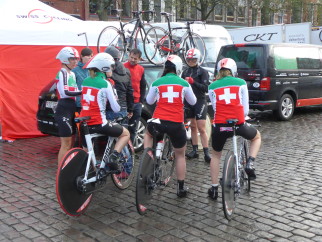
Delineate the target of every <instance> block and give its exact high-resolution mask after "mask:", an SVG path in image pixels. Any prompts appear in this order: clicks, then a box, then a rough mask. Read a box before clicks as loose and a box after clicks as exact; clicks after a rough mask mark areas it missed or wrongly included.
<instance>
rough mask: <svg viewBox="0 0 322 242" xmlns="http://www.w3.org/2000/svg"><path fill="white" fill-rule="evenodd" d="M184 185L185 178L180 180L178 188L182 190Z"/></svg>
mask: <svg viewBox="0 0 322 242" xmlns="http://www.w3.org/2000/svg"><path fill="white" fill-rule="evenodd" d="M183 186H184V180H178V190H182V189H183Z"/></svg>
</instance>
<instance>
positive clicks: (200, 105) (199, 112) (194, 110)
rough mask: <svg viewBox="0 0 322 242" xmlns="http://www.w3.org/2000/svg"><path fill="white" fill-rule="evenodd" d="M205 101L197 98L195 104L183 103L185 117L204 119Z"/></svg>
mask: <svg viewBox="0 0 322 242" xmlns="http://www.w3.org/2000/svg"><path fill="white" fill-rule="evenodd" d="M207 108H208V107H207V102H206V100H205V99H197V102H196V104H195V105H190V104H188V103H185V106H184V109H185V118H186V119H189V118H195V119H196V120H206V118H207Z"/></svg>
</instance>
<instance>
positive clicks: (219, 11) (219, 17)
mask: <svg viewBox="0 0 322 242" xmlns="http://www.w3.org/2000/svg"><path fill="white" fill-rule="evenodd" d="M223 20H224V18H223V6H222V5H221V4H217V5H216V7H215V21H223Z"/></svg>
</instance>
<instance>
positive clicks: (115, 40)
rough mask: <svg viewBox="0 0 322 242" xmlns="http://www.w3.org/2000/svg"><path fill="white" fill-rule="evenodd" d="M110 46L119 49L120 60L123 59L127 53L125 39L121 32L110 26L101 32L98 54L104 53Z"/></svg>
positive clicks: (98, 41)
mask: <svg viewBox="0 0 322 242" xmlns="http://www.w3.org/2000/svg"><path fill="white" fill-rule="evenodd" d="M108 46H114V47H115V48H117V49H118V50H119V51H120V60H122V59H123V56H124V52H125V51H126V50H125V45H124V37H123V35H122V34H121V33H120V30H119V29H117V28H115V27H113V26H108V27H106V28H104V29H103V30H102V31H101V33H100V35H99V36H98V40H97V52H98V53H100V52H104V51H105V49H106V47H108Z"/></svg>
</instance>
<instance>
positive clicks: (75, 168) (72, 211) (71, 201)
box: [56, 148, 96, 216]
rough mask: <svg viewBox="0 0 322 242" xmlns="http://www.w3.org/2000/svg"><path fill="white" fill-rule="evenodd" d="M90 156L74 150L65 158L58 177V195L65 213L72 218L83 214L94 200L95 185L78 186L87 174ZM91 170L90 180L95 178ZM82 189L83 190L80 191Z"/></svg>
mask: <svg viewBox="0 0 322 242" xmlns="http://www.w3.org/2000/svg"><path fill="white" fill-rule="evenodd" d="M87 157H88V154H87V153H86V152H85V151H84V150H83V149H80V148H74V149H71V150H69V151H68V152H67V154H66V155H65V156H64V158H63V160H62V162H61V164H60V166H59V167H58V170H57V175H56V195H57V199H58V202H59V204H60V206H61V208H62V209H63V211H64V212H65V213H66V214H68V215H71V216H80V215H81V214H83V213H84V212H85V210H86V208H87V207H88V205H89V203H90V202H91V200H92V197H93V194H92V192H93V191H94V189H95V184H93V183H92V184H87V185H86V186H80V184H77V183H78V182H77V181H79V180H81V179H82V177H83V176H84V174H85V169H86V164H87ZM95 174H96V173H95V171H94V170H93V168H91V170H90V172H89V174H88V178H91V177H93V176H95ZM80 188H81V189H80Z"/></svg>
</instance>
